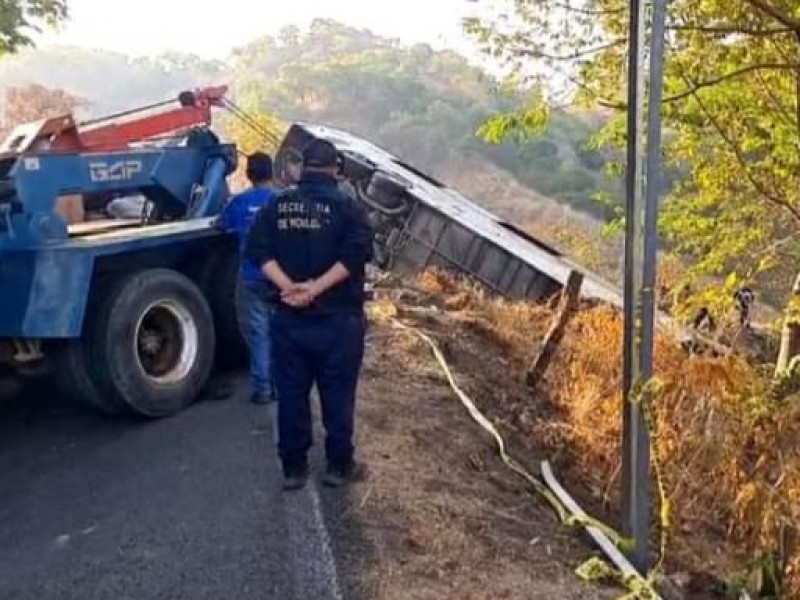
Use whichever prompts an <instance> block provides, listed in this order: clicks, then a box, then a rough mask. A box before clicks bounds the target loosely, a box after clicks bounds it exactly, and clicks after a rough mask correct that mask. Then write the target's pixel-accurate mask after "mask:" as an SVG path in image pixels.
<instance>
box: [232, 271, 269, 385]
mask: <svg viewBox="0 0 800 600" xmlns="http://www.w3.org/2000/svg"><path fill="white" fill-rule="evenodd" d="M266 297H267V287H266V284H265V283H263V282H258V281H245V280H243V279H241V278H240V279H239V283H238V286H237V290H236V305H237V313H238V315H237V316H238V320H239V328H240V329H241V332H242V337H244V339H245V341H246V342H247V347H248V348H249V350H250V382H251V385H252V387H253V391H254V392H256V393H258V394H272V393H273V391H274V388H273V382H272V342H271V339H270V321H271V319H272V312H273V308H272V306H271V305H270V304H269V303H268V302H267V301H266Z"/></svg>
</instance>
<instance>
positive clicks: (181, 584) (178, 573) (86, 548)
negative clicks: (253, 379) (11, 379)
mask: <svg viewBox="0 0 800 600" xmlns="http://www.w3.org/2000/svg"><path fill="white" fill-rule="evenodd" d="M231 385H232V386H233V387H232V393H230V394H227V395H226V397H225V398H224V399H213V398H209V399H207V400H204V401H201V402H199V403H198V404H196V405H195V406H194V407H192V408H190V409H189V410H187V411H185V412H183V413H181V414H180V415H178V416H176V417H173V418H170V419H164V420H158V421H148V422H141V421H124V420H123V421H119V420H114V419H109V418H107V417H102V416H99V415H97V414H95V413H93V412H91V411H89V410H86V409H83V408H82V407H76V406H66V405H64V404H63V403H61V402H59V401H58V399H56V398H47V397H46V396H47V394H46V393H43V394H42V393H40V394H38V395H37V397H35V398H30V397H28V398H23V399H18V400H14V401H12V402H8V401H6V402H2V403H0V599H2V600H67V599H69V600H73V599H74V600H128V599H130V600H150V599H153V600H155V599H158V600H183V599H187V600H189V599H191V600H211V599H213V600H227V599H231V600H234V599H235V600H268V599H273V598H274V599H287V600H289V599H292V598H298V599H300V598H315V599H320V600H326V599H327V598H333V599H336V598H342V597H345V596H343V595H342V591H341V590H340V586H339V582H338V576H337V569H336V566H335V565H336V562H335V560H334V557H333V552H332V550H331V540H330V535H329V533H328V529H327V527H326V525H325V516H324V513H325V510H326V509H325V507H326V506H329V507H331V506H332V507H334V508H336V509H337V510H338V509H339V508H341V506H339V504H340V503H341V502H342V500H341V498H340V499H337V498H336V497H335V496H328V497H327V499H325V498H324V497H323V496H324V494H323V495H321V494H320V492H319V490H318V489H317V485H318V484H314V483H313V482H312V485H310V486H309V487H308V488H307V489H306V490H305V491H303V492H299V493H293V494H286V493H285V492H283V491H282V490H281V489H280V483H281V480H280V473H279V470H278V465H277V461H276V459H275V450H274V432H273V427H274V416H273V414H272V412H273V410H274V409H266V408H264V407H257V406H253V405H250V404H249V403H247V401H246V398H245V395H246V390H245V386H244V384H243V382H242V381H241V380H240V379H236V380H235V381H233V382H232V384H231ZM217 395H218V396H219V394H217ZM321 498H322V499H321ZM334 527H339V528H341V527H345V528H346V524H345V525H342V524H341V523H340V524H339V525H334ZM337 544H338V545H339V546H341V543H340V542H337ZM346 597H350V596H349V595H346Z"/></svg>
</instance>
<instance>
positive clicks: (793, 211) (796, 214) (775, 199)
mask: <svg viewBox="0 0 800 600" xmlns="http://www.w3.org/2000/svg"><path fill="white" fill-rule="evenodd" d="M681 78H682V79H683V80H684V82H685V83H686V85H687V86H689V87H693V88H694V89H695V93H694V99H695V101H696V102H697V104H698V106H699V107H700V110H702V111H703V113H704V114H705V115H706V118H707V119H708V120H709V121H710V122H711V124H712V125H713V126H714V129H715V130H716V131H717V133H718V134H719V136H720V137H721V138H722V140H723V141H724V142H725V143H726V144H727V145H728V147H729V148H730V149H731V152H733V154H734V156H735V157H736V160H737V161H738V162H739V164H740V165H741V166H742V170H743V171H744V175H745V177H747V180H748V181H749V182H750V184H751V185H752V186H753V188H754V189H755V190H756V191H757V192H758V193H759V194H761V195H762V196H763V197H764V198H766V199H767V200H769V201H770V202H772V203H773V204H775V205H776V206H780V207H782V208H783V209H785V210H786V211H787V212H788V213H789V214H790V215H791V216H792V217H793V218H794V219H795V220H796V221H798V222H800V210H798V209H797V208H796V207H794V206H792V205H791V204H789V203H788V202H787V201H786V200H784V199H783V198H781V197H779V196H777V195H775V194H772V193H770V192H769V191H768V190H767V189H766V188H765V187H764V185H763V184H762V183H761V182H760V181H758V179H756V178H755V176H754V175H753V172H752V171H751V169H750V165H749V164H748V162H747V159H746V158H745V157H744V154H743V153H742V150H741V148H740V147H739V145H738V144H737V143H736V141H735V140H734V139H732V138H731V137H730V136H729V135H728V134H727V133H725V130H724V129H723V127H722V125H720V123H719V120H718V119H717V118H716V117H715V116H714V115H713V114H712V112H711V110H709V108H708V107H707V106H706V104H705V102H703V100H702V99H701V98H700V95H699V94H698V93H697V84H696V83H694V82H692V81H691V80H690V79H689V77H687V76H686V75H683V74H682V75H681Z"/></svg>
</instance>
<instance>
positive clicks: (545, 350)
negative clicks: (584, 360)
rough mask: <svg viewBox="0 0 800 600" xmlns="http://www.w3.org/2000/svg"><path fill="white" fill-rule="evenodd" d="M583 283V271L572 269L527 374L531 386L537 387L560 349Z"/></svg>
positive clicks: (526, 379) (526, 380) (526, 381)
mask: <svg viewBox="0 0 800 600" xmlns="http://www.w3.org/2000/svg"><path fill="white" fill-rule="evenodd" d="M582 285H583V273H581V272H579V271H570V274H569V278H568V279H567V285H565V286H564V289H563V290H562V291H561V300H560V301H559V303H558V311H557V312H556V315H555V317H554V318H553V323H552V324H551V325H550V329H549V331H548V332H547V335H545V336H544V339H543V340H542V343H541V345H540V348H539V352H538V354H537V355H536V358H535V359H534V360H533V362H532V363H531V366H530V367H529V368H528V371H527V373H526V374H525V383H526V384H527V385H528V386H529V387H535V386H536V385H537V384H538V383H539V382H540V381H541V380H542V377H544V374H545V371H547V367H548V366H549V365H550V361H551V360H552V359H553V356H554V355H555V353H556V350H558V345H559V344H560V343H561V338H562V337H564V330H565V329H566V327H567V323H568V322H569V319H570V317H571V316H572V315H573V314H574V313H575V311H576V310H577V308H578V301H579V300H580V291H581V286H582Z"/></svg>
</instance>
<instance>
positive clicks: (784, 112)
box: [756, 71, 800, 127]
mask: <svg viewBox="0 0 800 600" xmlns="http://www.w3.org/2000/svg"><path fill="white" fill-rule="evenodd" d="M756 78H757V79H758V82H759V83H760V84H761V88H762V89H763V90H764V93H765V94H766V95H767V97H768V98H769V99H770V101H771V102H772V104H773V105H774V106H775V109H776V110H777V112H778V114H779V115H780V116H781V117H783V119H784V122H785V123H786V124H787V125H789V126H790V127H793V126H795V125H796V124H800V121H795V118H794V117H793V116H792V115H791V114H790V113H789V109H788V108H787V107H786V106H784V105H783V103H782V102H781V100H780V98H778V97H777V96H776V95H775V92H774V91H773V90H772V86H770V85H769V84H768V83H767V82H766V81H765V80H764V77H763V76H762V75H761V73H759V72H757V71H756Z"/></svg>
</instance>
